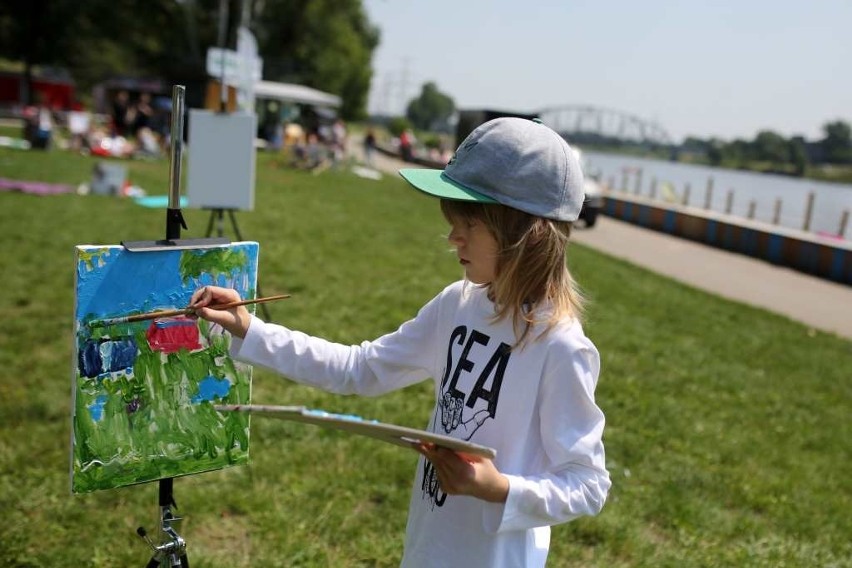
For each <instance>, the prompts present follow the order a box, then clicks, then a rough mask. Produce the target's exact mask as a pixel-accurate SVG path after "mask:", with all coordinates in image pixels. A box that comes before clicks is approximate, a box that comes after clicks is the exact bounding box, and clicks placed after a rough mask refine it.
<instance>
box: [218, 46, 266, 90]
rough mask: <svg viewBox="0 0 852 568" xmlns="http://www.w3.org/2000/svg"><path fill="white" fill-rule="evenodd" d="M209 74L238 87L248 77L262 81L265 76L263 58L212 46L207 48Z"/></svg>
mask: <svg viewBox="0 0 852 568" xmlns="http://www.w3.org/2000/svg"><path fill="white" fill-rule="evenodd" d="M255 53H256V52H255ZM207 74H208V75H210V76H211V77H215V78H217V79H219V80H221V81H223V82H224V83H225V84H226V85H230V86H232V87H237V86H240V85H242V83H243V82H244V81H245V78H246V77H250V78H251V79H252V80H253V81H260V79H261V77H262V76H263V60H262V59H261V58H260V57H257V56H256V55H255V56H254V57H246V56H245V54H240V53H237V52H236V51H234V50H232V49H222V48H219V47H211V48H208V49H207Z"/></svg>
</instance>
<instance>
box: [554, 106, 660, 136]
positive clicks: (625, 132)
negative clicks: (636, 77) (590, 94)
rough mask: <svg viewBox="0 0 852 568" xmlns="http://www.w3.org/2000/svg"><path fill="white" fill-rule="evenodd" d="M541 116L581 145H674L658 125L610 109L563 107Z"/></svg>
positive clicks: (560, 132)
mask: <svg viewBox="0 0 852 568" xmlns="http://www.w3.org/2000/svg"><path fill="white" fill-rule="evenodd" d="M538 115H539V117H540V118H541V120H542V122H544V123H545V124H546V125H548V126H549V127H551V128H553V129H554V130H556V131H557V132H559V134H561V135H562V136H564V137H565V138H566V139H568V140H570V141H572V142H575V143H578V144H583V143H602V144H612V143H630V144H637V145H643V146H667V145H670V144H672V143H673V142H674V141H673V140H672V137H671V136H670V135H669V133H668V132H667V131H666V129H665V128H663V127H662V126H661V125H660V124H659V123H657V122H655V121H651V120H646V119H643V118H641V117H639V116H636V115H634V114H629V113H626V112H623V111H620V110H616V109H611V108H604V107H598V106H593V105H563V106H556V107H549V108H545V109H542V110H540V111H539V112H538Z"/></svg>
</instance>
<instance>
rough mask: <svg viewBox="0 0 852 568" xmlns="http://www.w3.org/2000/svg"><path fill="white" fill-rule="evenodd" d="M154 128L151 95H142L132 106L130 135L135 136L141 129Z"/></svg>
mask: <svg viewBox="0 0 852 568" xmlns="http://www.w3.org/2000/svg"><path fill="white" fill-rule="evenodd" d="M153 126H154V107H152V106H151V95H149V94H148V93H142V94H141V95H139V100H138V101H136V104H135V105H133V123H132V125H131V133H132V134H133V135H134V136H136V135H137V134H138V133H139V130H140V129H142V128H149V129H151V128H152V127H153Z"/></svg>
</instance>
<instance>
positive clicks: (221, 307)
mask: <svg viewBox="0 0 852 568" xmlns="http://www.w3.org/2000/svg"><path fill="white" fill-rule="evenodd" d="M289 297H290V294H279V295H277V296H266V297H263V298H255V299H254V300H240V301H238V302H228V303H227V304H219V305H218V306H207V307H208V308H210V309H211V310H230V309H231V308H236V307H238V306H247V305H249V304H265V303H266V302H274V301H276V300H285V299H287V298H289ZM187 310H188V311H189V313H192V312H194V311H195V310H193V309H192V308H187Z"/></svg>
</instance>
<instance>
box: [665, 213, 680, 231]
mask: <svg viewBox="0 0 852 568" xmlns="http://www.w3.org/2000/svg"><path fill="white" fill-rule="evenodd" d="M676 216H677V214H676V213H675V212H674V211H671V210H669V211H666V214H665V215H664V216H663V230H664V231H665V232H667V233H674V230H675V217H676Z"/></svg>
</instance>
